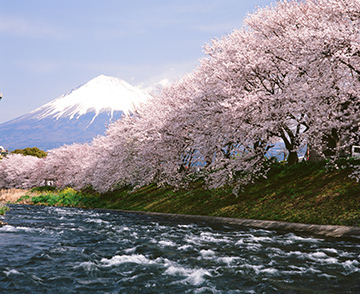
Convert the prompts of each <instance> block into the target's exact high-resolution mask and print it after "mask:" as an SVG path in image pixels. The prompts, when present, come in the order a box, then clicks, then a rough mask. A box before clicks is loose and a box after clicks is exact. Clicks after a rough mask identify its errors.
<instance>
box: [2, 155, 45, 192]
mask: <svg viewBox="0 0 360 294" xmlns="http://www.w3.org/2000/svg"><path fill="white" fill-rule="evenodd" d="M43 162H44V158H38V157H35V156H24V155H22V154H9V155H7V156H6V157H4V158H3V159H2V160H1V161H0V174H1V177H0V188H5V189H11V188H19V189H29V188H32V187H35V186H40V185H41V182H42V179H40V178H38V177H37V176H36V174H35V173H34V171H36V170H39V169H41V168H42V165H43Z"/></svg>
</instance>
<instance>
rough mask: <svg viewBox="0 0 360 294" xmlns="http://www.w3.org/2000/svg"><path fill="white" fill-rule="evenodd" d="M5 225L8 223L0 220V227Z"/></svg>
mask: <svg viewBox="0 0 360 294" xmlns="http://www.w3.org/2000/svg"><path fill="white" fill-rule="evenodd" d="M6 225H8V223H5V222H3V221H0V227H2V226H6Z"/></svg>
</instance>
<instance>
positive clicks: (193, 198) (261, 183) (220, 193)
mask: <svg viewBox="0 0 360 294" xmlns="http://www.w3.org/2000/svg"><path fill="white" fill-rule="evenodd" d="M352 163H354V162H352ZM356 164H359V162H356ZM350 172H351V169H350V168H349V167H346V168H344V169H333V170H329V169H328V168H327V167H326V165H325V163H324V162H318V163H310V162H302V163H299V164H297V165H295V166H291V167H285V166H282V165H280V164H276V165H274V166H273V167H272V170H271V172H270V174H269V176H268V179H259V180H258V181H257V182H255V183H254V184H251V185H248V186H247V187H245V188H244V190H243V192H242V193H240V194H239V195H238V196H235V195H234V194H233V193H232V187H227V188H224V189H214V190H208V189H205V188H204V186H203V183H201V181H198V182H196V183H193V184H191V186H190V187H188V188H187V189H180V190H174V189H173V188H172V187H162V188H159V187H156V186H154V185H150V186H146V187H143V188H141V189H138V190H136V191H133V190H132V189H131V188H123V189H121V190H117V191H114V192H111V193H106V194H102V195H100V194H96V193H93V192H92V191H91V190H87V191H82V192H76V191H74V190H72V189H67V190H64V191H61V192H57V193H54V192H46V193H44V194H43V195H42V196H39V197H35V198H33V203H35V204H47V205H48V204H51V205H63V206H78V207H92V208H94V207H97V208H112V209H124V210H135V211H152V212H164V213H176V214H192V215H207V216H221V217H233V218H247V219H261V220H278V221H287V222H298V223H307V224H320V225H321V224H323V225H325V224H327V225H348V226H360V185H359V184H358V183H357V182H356V181H355V180H353V179H351V178H349V176H348V175H349V173H350ZM23 200H24V199H23ZM29 200H30V199H28V200H27V203H29ZM30 203H31V202H30Z"/></svg>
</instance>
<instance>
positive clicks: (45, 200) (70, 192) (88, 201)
mask: <svg viewBox="0 0 360 294" xmlns="http://www.w3.org/2000/svg"><path fill="white" fill-rule="evenodd" d="M32 202H33V204H37V205H50V206H67V207H84V208H94V207H102V206H103V203H102V201H101V199H100V197H99V196H97V195H84V194H82V193H81V192H78V191H76V190H74V189H72V188H66V189H64V190H62V191H59V192H53V191H48V192H47V193H45V194H42V195H39V196H34V197H33V198H32Z"/></svg>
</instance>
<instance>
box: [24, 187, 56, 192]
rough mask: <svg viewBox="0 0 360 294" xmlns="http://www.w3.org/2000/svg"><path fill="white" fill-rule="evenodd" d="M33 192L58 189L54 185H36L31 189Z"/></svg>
mask: <svg viewBox="0 0 360 294" xmlns="http://www.w3.org/2000/svg"><path fill="white" fill-rule="evenodd" d="M30 191H31V192H54V191H56V187H54V186H41V187H35V188H32V189H31V190H30Z"/></svg>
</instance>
